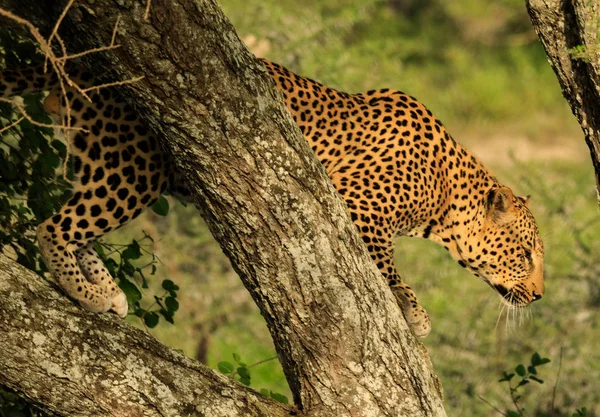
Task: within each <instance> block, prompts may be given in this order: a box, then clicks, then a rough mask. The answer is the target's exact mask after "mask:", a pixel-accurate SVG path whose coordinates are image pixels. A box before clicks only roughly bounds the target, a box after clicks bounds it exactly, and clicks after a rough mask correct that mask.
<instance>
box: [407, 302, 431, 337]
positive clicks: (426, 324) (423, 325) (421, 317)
mask: <svg viewBox="0 0 600 417" xmlns="http://www.w3.org/2000/svg"><path fill="white" fill-rule="evenodd" d="M402 312H403V313H404V318H405V319H406V322H407V323H408V326H409V327H410V329H411V330H412V332H413V333H414V334H415V336H417V337H425V336H427V335H428V334H429V332H430V331H431V320H430V319H429V314H428V313H427V311H425V309H424V308H423V307H421V305H420V304H417V305H416V306H412V305H411V306H410V307H409V308H403V309H402Z"/></svg>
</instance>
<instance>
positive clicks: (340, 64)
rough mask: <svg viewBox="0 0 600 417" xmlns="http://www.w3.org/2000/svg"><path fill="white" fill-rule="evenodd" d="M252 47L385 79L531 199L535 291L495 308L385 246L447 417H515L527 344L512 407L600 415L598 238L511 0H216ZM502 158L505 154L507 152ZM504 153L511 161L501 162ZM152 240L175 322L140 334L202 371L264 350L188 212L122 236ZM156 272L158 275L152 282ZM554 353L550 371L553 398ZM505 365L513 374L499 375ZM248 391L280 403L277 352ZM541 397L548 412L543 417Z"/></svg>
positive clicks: (177, 211) (440, 267)
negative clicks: (516, 306)
mask: <svg viewBox="0 0 600 417" xmlns="http://www.w3.org/2000/svg"><path fill="white" fill-rule="evenodd" d="M221 5H222V7H223V8H224V10H225V13H226V14H227V15H228V16H229V18H230V19H231V20H232V23H233V24H234V26H235V27H236V29H237V31H238V33H239V35H240V37H241V38H242V39H244V40H245V41H246V42H247V43H248V44H249V46H250V48H251V49H252V50H253V51H254V52H255V53H257V54H258V55H260V56H265V57H267V58H269V59H272V60H274V61H276V62H279V63H282V64H284V65H286V66H288V67H289V68H291V69H292V70H294V71H296V72H298V73H301V74H303V75H306V76H308V77H311V78H313V79H317V80H319V81H321V82H323V83H325V84H328V85H330V86H333V87H336V88H339V89H342V90H344V91H349V92H357V91H364V90H369V89H374V88H383V87H390V88H395V89H399V90H403V91H405V92H408V93H409V94H411V95H414V96H416V97H418V98H419V99H420V100H421V101H423V102H424V103H426V104H427V105H428V106H429V107H430V108H431V109H432V110H433V111H434V113H435V114H437V115H438V117H440V118H441V119H442V120H443V121H444V122H445V124H446V125H447V127H448V128H449V130H450V131H451V132H452V134H453V136H454V137H455V138H456V139H457V140H459V141H460V142H463V143H465V144H466V145H467V146H468V147H469V148H470V149H472V150H474V151H475V152H476V153H477V154H478V155H479V156H480V157H481V158H482V159H483V160H484V162H485V163H486V164H487V165H488V166H489V167H490V168H492V169H493V170H494V171H495V172H496V174H497V175H498V177H499V178H501V179H502V180H503V182H505V183H507V184H508V185H510V186H512V187H513V188H514V189H515V191H516V192H518V193H520V194H531V195H532V203H531V207H532V210H533V211H534V213H535V215H536V217H537V219H538V222H539V225H540V229H541V231H542V235H543V237H544V240H545V245H546V253H547V255H546V258H547V265H546V268H547V273H546V277H547V289H546V295H545V297H544V298H543V299H542V300H541V301H540V302H537V303H536V304H534V305H532V306H531V307H530V308H527V309H526V310H523V311H520V312H517V311H508V310H507V309H503V308H502V307H501V306H500V301H499V298H498V296H497V295H495V294H494V293H493V292H492V291H491V290H490V289H489V288H488V287H487V286H486V285H485V284H484V283H483V282H481V281H480V280H479V279H478V278H476V277H474V276H472V275H471V274H469V273H468V272H466V271H464V270H463V269H462V268H460V267H459V266H457V265H456V264H455V262H454V261H453V260H451V259H450V257H449V256H448V255H447V253H446V252H445V251H444V250H443V249H442V248H441V247H439V246H436V245H435V244H432V243H431V242H426V241H421V240H417V239H404V238H401V239H399V240H398V249H397V256H396V261H397V263H398V265H399V267H400V270H401V273H402V274H403V275H404V277H405V278H406V280H407V281H408V282H409V283H410V284H411V285H412V286H413V287H414V288H415V289H416V292H417V294H418V295H419V296H420V298H421V302H422V304H423V305H424V306H425V307H426V308H427V309H428V311H429V313H430V314H431V316H432V321H433V331H432V333H431V335H430V336H429V337H428V338H426V339H425V340H424V343H425V344H426V346H427V348H428V350H429V354H430V356H431V358H432V360H433V362H434V365H435V369H436V371H437V372H438V374H439V376H440V377H441V379H442V383H443V386H444V390H445V398H446V407H447V411H448V415H451V416H487V415H489V416H493V415H499V414H498V412H497V411H495V410H494V409H493V408H492V407H491V406H490V405H489V404H487V403H486V402H485V401H483V400H482V399H480V397H481V398H483V399H485V400H486V401H487V402H489V403H491V404H493V405H494V406H496V407H497V408H498V409H500V410H501V411H502V412H504V413H507V410H514V411H516V408H515V406H514V405H513V404H512V402H511V398H510V393H509V390H508V385H507V383H506V382H498V380H499V379H500V378H501V377H502V375H503V371H510V370H511V369H514V367H515V366H516V365H517V364H519V363H528V361H529V358H530V357H531V356H532V354H533V353H534V352H536V351H537V352H540V354H541V355H542V356H543V357H548V358H550V360H551V362H550V363H549V364H547V365H545V366H544V367H542V368H541V369H539V370H538V372H539V375H538V376H539V377H540V378H541V379H543V380H544V381H545V383H544V384H537V383H534V384H528V385H527V386H524V387H522V388H520V390H522V394H523V397H522V398H521V399H520V400H519V406H521V407H524V408H525V413H524V415H528V416H542V415H543V414H544V413H545V414H548V415H552V416H559V415H560V416H567V415H568V416H570V415H571V414H572V413H575V410H576V409H581V407H587V410H588V411H587V415H588V416H589V415H599V413H600V408H599V407H600V406H599V404H600V383H599V382H598V381H600V353H599V351H598V348H597V344H598V343H600V334H599V333H600V330H599V323H600V320H599V319H598V313H599V309H600V284H599V283H598V279H597V276H598V275H599V272H600V269H599V267H598V266H597V265H596V263H595V254H597V253H599V250H600V244H599V243H598V241H597V240H598V239H597V238H596V237H597V236H598V235H600V219H599V216H598V208H597V206H596V199H595V192H594V184H593V175H592V168H591V164H589V163H588V160H587V159H586V151H585V145H584V144H583V138H582V135H581V133H580V131H579V128H578V126H577V124H576V122H575V121H574V118H573V117H572V115H571V114H570V112H569V110H568V107H567V105H566V104H565V102H564V99H563V98H562V96H561V94H560V89H559V86H558V83H557V82H556V79H555V77H554V74H553V73H552V70H551V69H550V67H549V66H548V64H547V62H546V58H545V55H544V52H543V50H542V48H541V46H540V44H539V43H538V42H537V38H536V36H535V34H534V33H533V32H532V30H531V28H530V24H529V20H528V17H527V14H526V11H525V6H524V4H523V3H522V1H521V0H501V1H495V2H491V1H486V0H469V1H463V2H446V1H443V0H429V1H418V0H407V1H394V0H390V1H376V2H374V1H369V2H362V3H361V2H357V1H350V0H333V1H326V2H323V1H317V0H307V1H303V2H296V1H291V0H277V1H275V0H261V1H253V0H250V1H247V0H246V1H240V0H222V1H221ZM513 154H514V155H513ZM511 155H512V156H511ZM140 227H142V228H144V230H145V231H146V232H148V233H150V234H151V235H153V236H155V238H156V240H157V241H156V243H155V244H154V245H153V249H154V250H155V251H156V252H157V254H158V256H159V257H161V259H162V261H163V263H164V267H163V268H161V269H159V275H160V274H163V276H161V279H162V278H170V279H172V280H174V281H175V282H176V283H177V284H178V285H180V287H181V288H182V289H181V291H180V295H179V301H180V305H181V308H180V310H179V311H178V312H177V314H176V318H175V322H176V325H175V326H171V325H169V324H167V323H161V324H160V325H159V326H158V327H157V328H156V329H154V330H152V332H153V334H155V335H156V336H157V337H159V338H161V339H162V340H164V341H165V342H166V343H168V344H170V345H172V346H175V347H177V348H180V349H183V350H184V351H185V352H186V353H187V354H188V355H190V356H199V357H200V358H201V359H203V360H205V361H206V362H207V363H208V364H209V366H211V367H213V368H217V367H218V363H219V362H222V361H228V362H231V363H233V362H234V359H233V354H234V353H236V354H239V355H240V356H241V360H242V361H243V362H245V363H246V364H248V365H250V364H252V363H255V362H258V361H261V360H264V359H268V358H272V357H273V356H275V352H274V348H273V347H272V343H271V340H270V337H269V334H268V330H267V329H266V326H265V324H264V321H263V319H262V317H261V316H260V314H259V312H258V311H257V309H256V307H255V306H254V305H253V304H252V301H251V299H250V298H249V296H248V294H247V292H246V291H245V289H244V288H243V287H242V285H241V283H240V282H239V280H238V279H237V277H236V276H235V274H234V273H233V271H232V270H231V268H230V266H229V264H228V261H227V259H226V258H225V257H224V256H223V255H222V253H221V252H220V250H219V248H218V247H217V246H216V244H215V243H214V242H213V240H212V238H211V237H210V235H209V232H208V231H207V229H206V227H205V226H204V224H203V223H202V221H201V219H200V218H199V217H198V216H197V215H196V214H195V213H194V208H192V207H186V208H184V207H181V206H179V205H178V204H173V207H172V210H171V213H170V215H169V217H166V218H159V217H156V216H155V215H153V214H151V215H148V216H147V217H145V218H144V219H142V220H140V221H138V222H135V223H134V224H133V225H132V226H130V227H128V228H127V229H126V230H124V231H122V232H121V236H122V237H121V239H124V238H125V237H123V236H126V237H127V238H129V237H130V236H131V235H135V234H136V233H139V228H140ZM157 281H160V280H157ZM561 351H562V369H561V372H560V378H559V381H558V385H557V387H556V395H555V398H554V400H553V390H554V386H555V381H556V377H557V374H558V368H559V362H560V357H561ZM513 372H514V370H513ZM251 379H252V380H251V385H252V386H253V387H255V388H257V389H260V388H267V389H269V390H273V391H276V392H281V393H284V394H287V395H288V396H289V390H288V388H287V386H286V383H285V379H284V377H283V373H282V371H281V368H280V366H279V364H278V363H277V361H276V360H271V361H268V362H266V363H264V364H261V365H258V366H256V367H253V368H252V369H251ZM552 403H554V408H555V412H554V414H552Z"/></svg>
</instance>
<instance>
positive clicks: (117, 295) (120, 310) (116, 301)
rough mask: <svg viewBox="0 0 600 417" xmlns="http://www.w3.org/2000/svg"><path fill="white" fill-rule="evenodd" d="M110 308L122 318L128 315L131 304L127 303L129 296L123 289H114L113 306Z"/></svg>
mask: <svg viewBox="0 0 600 417" xmlns="http://www.w3.org/2000/svg"><path fill="white" fill-rule="evenodd" d="M110 309H111V310H112V311H114V312H115V313H116V314H117V316H119V317H121V318H124V317H125V316H127V310H128V309H129V304H127V297H126V296H125V293H124V292H123V291H121V289H118V291H113V294H112V306H111V308H110Z"/></svg>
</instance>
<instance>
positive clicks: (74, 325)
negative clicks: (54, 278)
mask: <svg viewBox="0 0 600 417" xmlns="http://www.w3.org/2000/svg"><path fill="white" fill-rule="evenodd" d="M0 312H1V314H0V352H2V359H1V360H0V385H1V386H5V387H8V388H10V389H12V390H14V391H16V392H19V393H23V394H26V395H27V398H28V399H30V400H31V401H32V402H33V403H34V404H35V405H38V406H41V407H42V408H44V409H46V410H48V411H50V412H52V413H56V414H58V415H62V416H94V417H96V416H123V417H135V416H192V415H200V416H202V415H205V416H289V409H288V408H287V407H284V406H282V405H280V404H278V403H276V402H274V401H272V400H269V399H268V398H266V397H264V396H262V395H260V394H259V393H257V392H256V391H254V390H252V389H249V388H246V387H244V386H242V385H241V384H239V383H237V382H235V381H233V380H232V379H230V378H227V377H225V376H223V375H220V374H219V373H217V372H214V371H212V370H211V369H209V368H207V367H205V366H203V365H201V364H199V363H198V362H196V361H194V360H192V359H189V358H187V357H186V356H184V355H183V354H181V353H179V352H177V351H175V350H173V349H169V348H167V347H166V346H164V345H161V344H160V343H159V342H158V341H156V340H155V339H154V338H152V336H150V335H148V334H146V333H144V332H143V331H141V330H138V329H135V328H133V327H131V326H129V325H127V324H126V323H125V322H123V321H122V320H119V319H117V318H116V317H115V316H113V315H108V314H105V315H95V314H90V313H88V312H86V311H84V310H82V309H81V308H79V307H77V306H75V305H73V303H71V302H70V301H69V300H68V299H67V298H66V297H65V296H64V294H62V293H60V292H58V291H57V290H56V289H54V288H52V287H51V286H50V285H49V284H48V282H47V281H45V280H44V279H43V278H41V277H40V276H38V275H36V274H34V273H33V272H31V271H28V270H27V269H25V268H23V267H22V266H20V265H17V264H15V263H14V262H12V261H10V260H9V259H7V258H6V257H5V256H3V255H1V254H0Z"/></svg>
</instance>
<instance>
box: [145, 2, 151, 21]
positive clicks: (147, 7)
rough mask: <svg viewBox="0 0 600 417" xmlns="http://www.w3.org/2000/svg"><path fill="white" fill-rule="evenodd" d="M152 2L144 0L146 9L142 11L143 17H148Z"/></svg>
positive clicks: (146, 18)
mask: <svg viewBox="0 0 600 417" xmlns="http://www.w3.org/2000/svg"><path fill="white" fill-rule="evenodd" d="M151 3H152V0H147V1H146V11H145V12H144V19H145V20H148V18H149V17H150V4H151Z"/></svg>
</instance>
